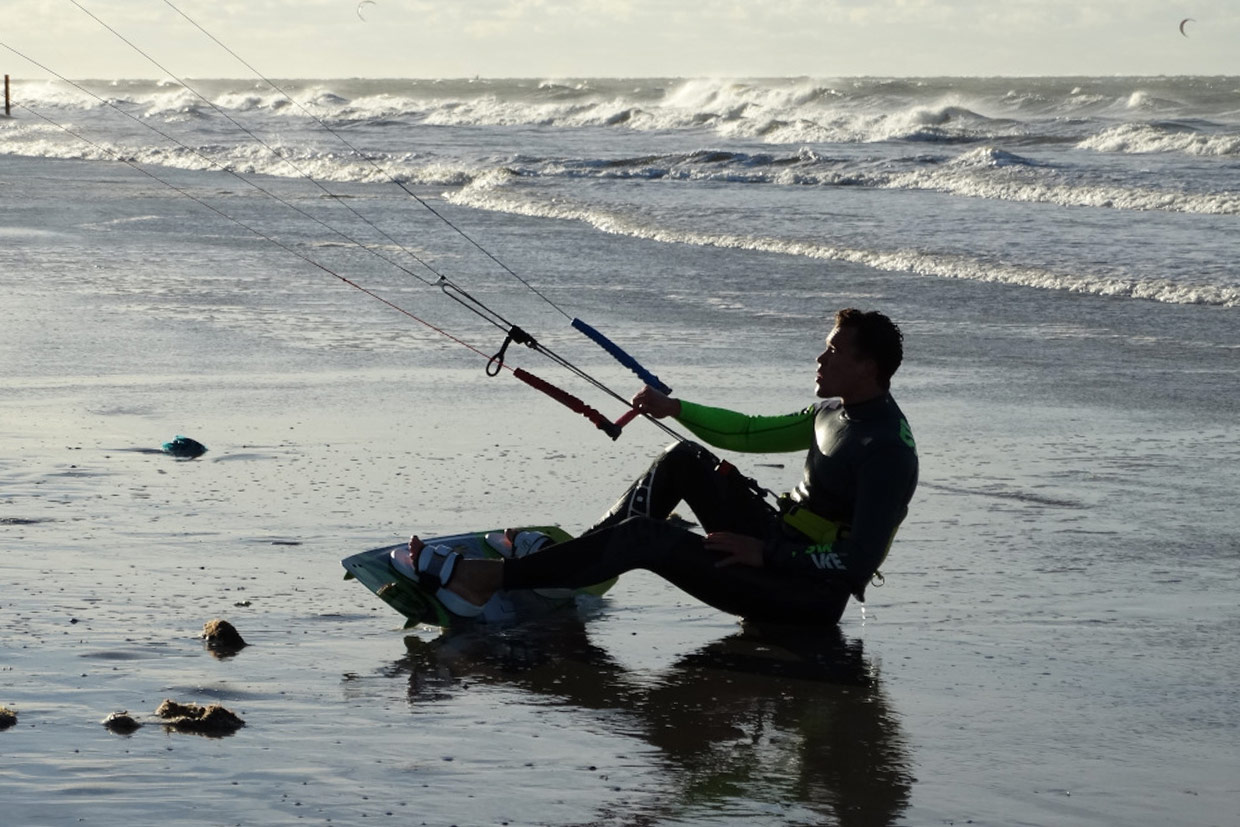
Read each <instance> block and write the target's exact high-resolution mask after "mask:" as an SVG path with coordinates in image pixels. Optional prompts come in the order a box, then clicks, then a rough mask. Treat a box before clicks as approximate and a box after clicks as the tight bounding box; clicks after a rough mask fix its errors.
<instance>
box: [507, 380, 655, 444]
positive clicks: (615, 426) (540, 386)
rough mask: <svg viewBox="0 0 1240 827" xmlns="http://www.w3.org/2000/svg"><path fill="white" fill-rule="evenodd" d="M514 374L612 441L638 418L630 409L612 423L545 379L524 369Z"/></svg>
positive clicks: (635, 412) (634, 411)
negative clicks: (581, 417)
mask: <svg viewBox="0 0 1240 827" xmlns="http://www.w3.org/2000/svg"><path fill="white" fill-rule="evenodd" d="M512 374H513V376H515V377H517V378H518V379H520V380H521V381H522V382H524V383H525V384H527V385H529V386H530V387H531V388H534V389H535V390H540V391H542V392H543V393H545V394H547V396H550V397H551V398H552V399H554V400H555V401H556V402H559V403H560V404H562V405H564V406H566V407H567V408H568V409H569V410H572V411H574V412H576V413H579V414H581V415H582V416H584V417H585V418H586V419H588V420H590V421H591V422H593V423H594V424H595V425H596V426H597V427H598V429H599V430H601V431H602V432H603V433H605V434H607V436H609V437H611V438H612V439H619V438H620V432H621V431H622V430H623V429H624V426H625V425H627V424H629V422H631V421H632V420H633V417H635V416H637V411H636V410H633V409H630V410H628V411H625V413H624V414H623V415H622V416H621V417H620V418H619V419H617V420H616V421H615V422H612V421H610V420H608V419H607V417H605V416H603V414H602V413H601V412H599V411H598V410H595V409H594V408H591V407H590V406H589V405H587V404H586V403H584V402H582V401H581V400H580V399H578V398H577V397H575V396H573V395H572V394H571V393H569V392H568V391H565V390H561V389H560V388H557V387H556V386H555V385H553V384H551V383H550V382H548V381H546V380H544V379H539V378H538V377H537V376H535V375H534V374H532V373H530V372H528V371H526V370H524V369H522V368H515V369H514V370H513V372H512Z"/></svg>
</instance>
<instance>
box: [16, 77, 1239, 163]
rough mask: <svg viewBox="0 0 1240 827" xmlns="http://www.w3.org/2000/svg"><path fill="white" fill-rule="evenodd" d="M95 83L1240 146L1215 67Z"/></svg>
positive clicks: (149, 110)
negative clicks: (902, 76)
mask: <svg viewBox="0 0 1240 827" xmlns="http://www.w3.org/2000/svg"><path fill="white" fill-rule="evenodd" d="M83 85H84V86H86V87H87V88H88V89H90V90H91V91H92V92H93V93H94V94H97V95H99V96H100V97H101V98H103V99H104V100H106V101H108V102H109V103H111V104H114V105H116V106H118V107H120V108H123V109H125V110H126V111H131V112H135V113H140V114H141V116H142V117H145V118H149V119H153V120H163V121H167V122H183V121H187V120H195V119H203V118H207V117H209V116H211V115H212V114H213V110H214V109H215V108H217V107H218V108H219V109H220V110H222V111H224V112H228V113H230V114H232V115H236V116H244V117H246V118H278V119H281V120H284V119H290V118H291V119H305V118H306V113H307V112H308V113H310V114H311V115H313V117H315V118H319V119H323V120H326V121H329V122H333V123H346V124H348V123H366V124H367V125H369V126H371V127H374V126H376V125H379V124H387V125H390V126H392V127H393V128H394V129H401V128H404V127H405V126H407V125H409V124H427V125H433V126H467V127H519V126H538V127H545V128H558V129H581V128H601V129H624V130H632V131H639V132H655V131H686V130H689V131H703V132H710V133H714V134H716V135H719V136H720V137H723V138H729V139H750V140H756V141H762V142H765V143H770V144H820V143H848V144H865V143H874V142H888V141H901V142H910V143H931V144H934V143H947V144H950V143H961V142H990V143H994V142H1001V141H1006V140H1020V141H1023V142H1028V143H1038V142H1070V143H1080V144H1081V145H1082V146H1084V147H1085V148H1093V149H1103V150H1105V151H1120V152H1150V151H1164V152H1166V151H1179V152H1186V153H1189V154H1207V155H1234V154H1236V152H1237V150H1236V148H1235V147H1236V143H1237V141H1240V130H1238V129H1237V127H1240V123H1238V121H1240V113H1238V112H1237V110H1236V107H1235V103H1234V101H1235V95H1236V90H1235V89H1234V88H1230V87H1229V86H1228V83H1227V81H1226V79H1211V78H1181V79H1140V80H1134V79H1105V78H1103V79H1100V78H1089V79H1076V80H1075V81H1073V80H1069V79H1053V78H1040V79H1025V80H1017V79H1002V78H992V79H985V78H972V79H939V80H907V81H896V80H883V79H873V78H856V79H847V80H834V81H828V80H818V79H809V78H799V79H783V80H780V79H775V80H764V81H756V80H755V81H746V80H728V79H673V80H667V79H651V80H642V81H620V80H610V81H604V80H582V81H576V82H565V81H559V82H552V81H543V82H536V81H479V82H472V81H409V80H404V81H374V80H332V81H288V82H282V83H281V84H280V90H277V89H275V88H272V87H271V86H270V85H268V84H266V83H263V82H261V81H258V80H253V81H224V80H204V81H193V82H192V85H193V89H192V90H191V89H189V88H187V87H186V86H184V85H182V84H180V83H177V82H175V81H171V80H164V81H159V82H151V81H116V82H111V83H99V82H95V83H86V84H83ZM1233 85H1234V84H1233ZM285 91H287V92H288V94H289V95H290V96H291V99H292V101H293V102H291V101H290V99H289V98H286V97H285V94H284V92H285ZM18 92H19V97H20V99H22V100H25V101H28V102H30V104H31V105H32V106H35V107H40V106H42V107H51V108H56V109H75V108H76V109H81V110H95V109H97V108H99V107H100V106H101V104H100V103H99V102H98V101H97V100H94V99H92V98H91V97H90V96H89V95H84V94H83V93H82V92H80V91H78V90H77V89H74V88H72V87H71V86H69V85H67V84H63V83H53V82H34V83H32V82H25V83H21V84H19V87H18ZM294 102H295V103H294ZM1170 122H1180V123H1199V124H1202V129H1201V130H1199V132H1198V133H1196V134H1195V133H1193V132H1192V131H1188V132H1182V133H1181V132H1174V131H1173V132H1172V133H1171V134H1168V133H1167V130H1166V129H1164V128H1162V127H1160V126H1158V124H1162V123H1170ZM274 128H278V127H274Z"/></svg>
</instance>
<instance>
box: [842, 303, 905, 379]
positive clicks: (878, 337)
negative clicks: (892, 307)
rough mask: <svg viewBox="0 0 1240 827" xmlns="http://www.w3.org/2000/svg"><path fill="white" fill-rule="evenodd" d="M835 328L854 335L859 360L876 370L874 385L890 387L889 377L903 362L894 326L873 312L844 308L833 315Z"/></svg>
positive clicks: (901, 342)
mask: <svg viewBox="0 0 1240 827" xmlns="http://www.w3.org/2000/svg"><path fill="white" fill-rule="evenodd" d="M835 325H836V327H840V328H849V329H851V330H855V331H857V333H856V337H855V338H854V340H853V341H855V342H856V345H857V351H858V353H859V355H860V356H861V357H862V358H865V359H873V360H874V364H875V365H877V366H878V381H879V384H881V385H882V386H883V387H884V388H888V387H891V377H892V375H893V374H894V373H895V372H896V369H897V368H899V367H900V362H901V361H903V359H904V334H903V333H901V332H900V328H898V327H896V324H895V322H893V321H892V320H891V319H888V318H887V317H886V316H884V315H883V314H882V313H879V312H878V311H877V310H871V311H869V312H863V311H861V310H858V309H857V308H855V307H846V308H844V309H843V310H840V311H838V312H837V313H836V314H835Z"/></svg>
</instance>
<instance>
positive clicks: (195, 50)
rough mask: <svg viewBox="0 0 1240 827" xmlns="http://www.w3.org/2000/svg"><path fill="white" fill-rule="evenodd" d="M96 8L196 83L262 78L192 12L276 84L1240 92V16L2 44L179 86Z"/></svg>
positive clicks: (921, 2)
mask: <svg viewBox="0 0 1240 827" xmlns="http://www.w3.org/2000/svg"><path fill="white" fill-rule="evenodd" d="M79 5H80V6H81V7H84V8H86V9H88V10H89V11H90V12H92V13H93V14H94V15H96V16H97V17H98V18H100V19H101V20H103V21H104V22H105V23H107V24H108V25H109V26H111V27H112V28H113V29H115V30H116V31H117V32H119V33H120V34H121V35H123V36H124V37H125V38H126V39H128V40H129V41H131V42H132V43H134V44H135V45H137V46H139V47H140V48H142V49H143V50H144V51H146V52H147V53H148V54H150V56H151V57H152V58H154V59H155V60H156V61H158V62H159V63H161V64H163V65H164V66H165V67H166V68H168V69H169V70H170V71H169V72H168V74H172V75H177V76H182V77H200V78H201V77H250V76H251V74H252V73H250V72H249V71H248V70H246V69H245V67H244V66H242V65H241V64H239V63H237V62H236V60H235V59H234V58H233V57H231V56H230V55H228V53H227V52H226V51H224V50H223V49H222V48H220V47H219V46H218V45H216V44H214V43H212V42H211V41H210V40H209V39H208V38H207V37H206V36H205V35H203V34H202V32H200V31H199V30H198V29H196V28H194V26H193V25H192V24H191V23H189V22H187V21H186V19H185V18H184V17H182V16H181V15H180V14H178V12H177V11H176V9H180V11H182V12H184V13H185V14H186V15H188V16H189V17H191V18H193V19H194V20H195V21H196V22H197V23H198V24H199V25H200V26H201V27H202V28H204V29H206V30H207V31H208V32H210V33H211V34H212V35H214V36H215V37H216V38H217V39H218V40H220V41H221V42H222V43H224V44H226V45H227V46H228V47H229V48H230V49H232V50H233V51H235V52H237V53H238V54H240V55H241V56H243V57H244V58H245V59H246V60H247V61H249V62H250V63H251V64H252V65H253V66H254V67H255V68H256V69H258V70H259V71H260V72H262V74H264V75H266V76H268V77H276V78H337V77H394V78H445V77H473V76H482V77H540V78H568V77H779V76H788V77H791V76H811V77H844V76H857V75H879V76H939V75H1009V76H1014V75H1237V76H1240V2H1237V0H365V2H363V3H361V4H359V3H358V2H357V0H249V2H236V0H5V3H4V9H5V11H4V15H3V24H2V25H0V43H2V44H5V45H7V46H9V47H12V48H13V49H16V50H17V51H19V52H21V53H23V54H24V55H26V56H28V57H30V58H33V59H34V60H36V61H38V62H39V63H42V64H43V65H44V66H46V67H47V68H48V69H50V70H52V71H53V72H55V73H57V74H60V75H63V76H65V77H69V78H74V79H85V78H100V79H113V78H158V77H161V76H163V74H164V73H161V72H160V71H159V70H158V69H157V68H156V67H154V66H153V65H152V64H151V63H150V62H148V61H147V60H146V59H145V58H143V57H141V56H140V55H139V54H138V53H137V52H136V51H135V50H134V48H133V47H132V46H130V45H127V44H126V43H125V42H123V41H122V40H121V39H120V38H119V37H118V36H117V35H115V34H113V33H111V32H109V31H108V30H107V29H106V28H104V26H103V25H101V24H100V23H99V22H97V21H96V20H94V19H92V18H91V16H90V15H88V14H87V13H86V12H84V11H83V10H82V8H79ZM1185 18H1192V19H1193V22H1190V23H1188V24H1186V26H1185V32H1186V33H1187V36H1185V35H1183V34H1181V32H1180V29H1179V25H1180V21H1181V20H1183V19H1185ZM0 72H3V73H7V74H11V75H13V76H14V77H15V78H22V79H42V78H47V77H49V75H48V73H47V72H45V71H43V70H41V69H39V68H37V67H36V66H33V65H31V64H30V63H28V62H27V61H26V60H23V59H22V58H21V57H18V56H17V55H15V54H13V53H12V52H11V51H9V50H7V49H4V48H0Z"/></svg>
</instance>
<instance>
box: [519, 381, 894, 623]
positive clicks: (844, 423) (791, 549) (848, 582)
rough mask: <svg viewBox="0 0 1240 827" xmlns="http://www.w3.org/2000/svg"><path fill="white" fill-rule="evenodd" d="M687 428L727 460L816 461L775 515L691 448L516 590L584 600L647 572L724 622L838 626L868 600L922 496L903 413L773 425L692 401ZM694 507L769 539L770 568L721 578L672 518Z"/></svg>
mask: <svg viewBox="0 0 1240 827" xmlns="http://www.w3.org/2000/svg"><path fill="white" fill-rule="evenodd" d="M678 420H679V421H680V422H681V424H683V425H685V426H686V427H687V428H689V430H691V431H693V432H694V434H695V435H697V436H699V437H700V438H702V439H704V440H706V441H707V442H710V443H711V444H712V445H715V446H718V447H722V448H728V449H732V450H742V451H758V452H771V451H788V450H797V449H806V450H807V455H806V459H805V470H804V473H803V475H802V479H801V482H800V484H798V485H797V487H796V489H794V490H793V491H792V492H791V493H790V494H789V495H787V497H785V498H782V499H781V505H780V506H779V507H776V506H775V505H774V504H772V503H771V502H769V501H768V500H767V499H766V498H765V497H764V496H763V492H762V491H761V490H760V489H759V488H758V487H757V486H756V485H755V484H754V483H753V482H752V481H751V480H749V479H747V478H746V477H744V476H742V475H741V474H740V473H739V472H737V471H736V469H735V468H734V467H732V466H731V465H730V464H729V463H726V462H725V463H720V462H719V460H718V459H717V458H716V457H715V456H714V455H713V454H712V453H710V452H709V451H708V450H706V449H705V448H704V447H702V446H701V445H699V444H697V443H694V442H680V443H678V444H676V445H673V446H671V447H670V448H669V449H668V450H667V451H665V452H664V453H663V454H662V455H660V456H659V458H658V459H656V460H655V462H654V463H653V464H652V465H651V467H650V469H649V471H647V472H646V474H645V475H643V476H642V477H641V478H640V479H638V480H637V482H635V483H634V484H633V486H632V487H630V489H629V490H628V492H626V493H625V495H624V496H623V497H622V498H621V499H620V501H619V502H617V503H616V505H615V506H614V507H613V508H612V509H611V511H610V512H608V514H607V515H606V516H605V517H604V518H603V519H602V521H600V522H599V524H598V525H596V526H595V527H594V528H591V529H590V530H589V531H587V532H586V533H584V534H583V535H582V536H581V537H579V538H577V539H575V540H571V541H568V542H564V543H560V544H559V545H556V546H552V547H549V548H546V549H544V550H543V551H540V552H538V553H537V554H532V555H530V556H528V557H525V558H521V559H519V560H510V561H507V562H505V564H504V578H503V587H504V588H505V589H520V588H534V587H555V586H564V587H573V588H576V587H581V586H587V585H590V584H593V583H597V582H600V581H603V580H607V579H609V578H611V577H614V576H616V575H618V574H621V573H623V572H626V571H630V570H632V569H637V568H642V569H648V570H650V571H652V572H654V573H655V574H658V575H660V576H661V577H663V578H665V579H667V580H668V581H670V582H671V583H673V584H675V585H676V586H678V587H679V588H681V589H683V590H684V591H686V592H688V593H689V594H692V595H693V596H694V597H697V598H698V599H699V600H702V601H703V602H705V603H708V604H710V605H712V606H714V607H716V608H718V609H721V610H723V611H725V612H730V613H732V614H737V615H740V616H742V617H745V618H747V619H749V620H755V621H765V622H774V623H795V624H812V625H830V624H834V623H836V622H838V620H839V618H840V615H841V614H842V613H843V611H844V605H845V604H846V603H847V602H848V596H849V595H850V594H852V595H855V596H856V597H857V598H858V599H862V600H863V599H864V592H865V587H866V584H867V583H868V582H869V580H870V578H871V577H872V576H873V575H874V573H875V571H877V570H878V567H879V565H880V564H881V563H882V560H883V558H884V557H885V556H886V553H887V549H888V547H889V546H890V544H891V541H892V539H893V538H894V536H895V533H896V529H897V528H898V527H899V525H900V522H901V520H903V519H904V516H905V514H906V513H907V511H908V503H909V500H910V499H911V498H912V495H913V490H914V488H915V487H916V485H917V452H916V449H915V447H914V444H913V436H912V432H911V430H910V429H909V426H908V422H907V420H906V419H905V418H904V415H903V414H902V413H901V412H900V409H899V407H898V406H897V405H896V403H895V400H893V399H892V398H891V397H890V396H883V397H881V398H879V399H875V400H871V401H869V402H864V403H861V404H859V405H847V406H844V405H841V404H840V402H839V400H825V401H823V402H819V403H817V404H815V405H811V406H810V407H808V408H805V409H804V410H802V411H799V412H797V413H795V414H788V415H785V416H774V417H755V416H746V415H744V414H738V413H734V412H732V411H725V410H722V409H718V408H706V407H704V406H700V405H695V404H693V403H690V402H682V403H681V414H680V416H679V417H678ZM681 500H684V501H685V502H686V503H687V504H688V505H689V507H690V508H691V509H692V510H693V513H694V514H695V515H696V516H697V518H698V521H699V522H700V523H701V525H702V528H703V529H704V530H705V531H706V532H714V531H730V532H735V533H738V534H744V535H748V536H752V537H758V538H761V539H762V540H763V541H764V549H763V566H762V567H760V568H758V567H753V566H746V565H728V566H717V565H716V564H717V563H718V561H719V560H720V555H719V554H718V553H716V552H712V551H708V550H707V549H706V548H705V547H704V545H703V542H702V539H703V538H702V536H701V535H700V534H697V533H695V532H693V531H690V530H689V529H687V528H685V527H683V526H681V525H678V524H676V523H674V522H669V521H668V520H667V519H666V518H667V516H668V515H669V514H671V512H672V509H673V508H675V506H676V505H677V504H678V503H679V502H680V501H681ZM793 507H799V508H804V509H807V510H808V511H809V512H811V514H812V515H816V517H817V520H816V521H815V522H816V523H817V524H818V525H822V524H828V525H830V526H831V531H830V532H829V533H828V534H829V536H824V535H822V534H819V533H817V532H814V535H815V536H808V535H807V534H806V533H804V524H802V525H801V530H798V529H797V528H794V527H793V526H792V525H791V524H790V521H789V520H787V519H785V512H787V511H789V510H790V509H792V508H793Z"/></svg>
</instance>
